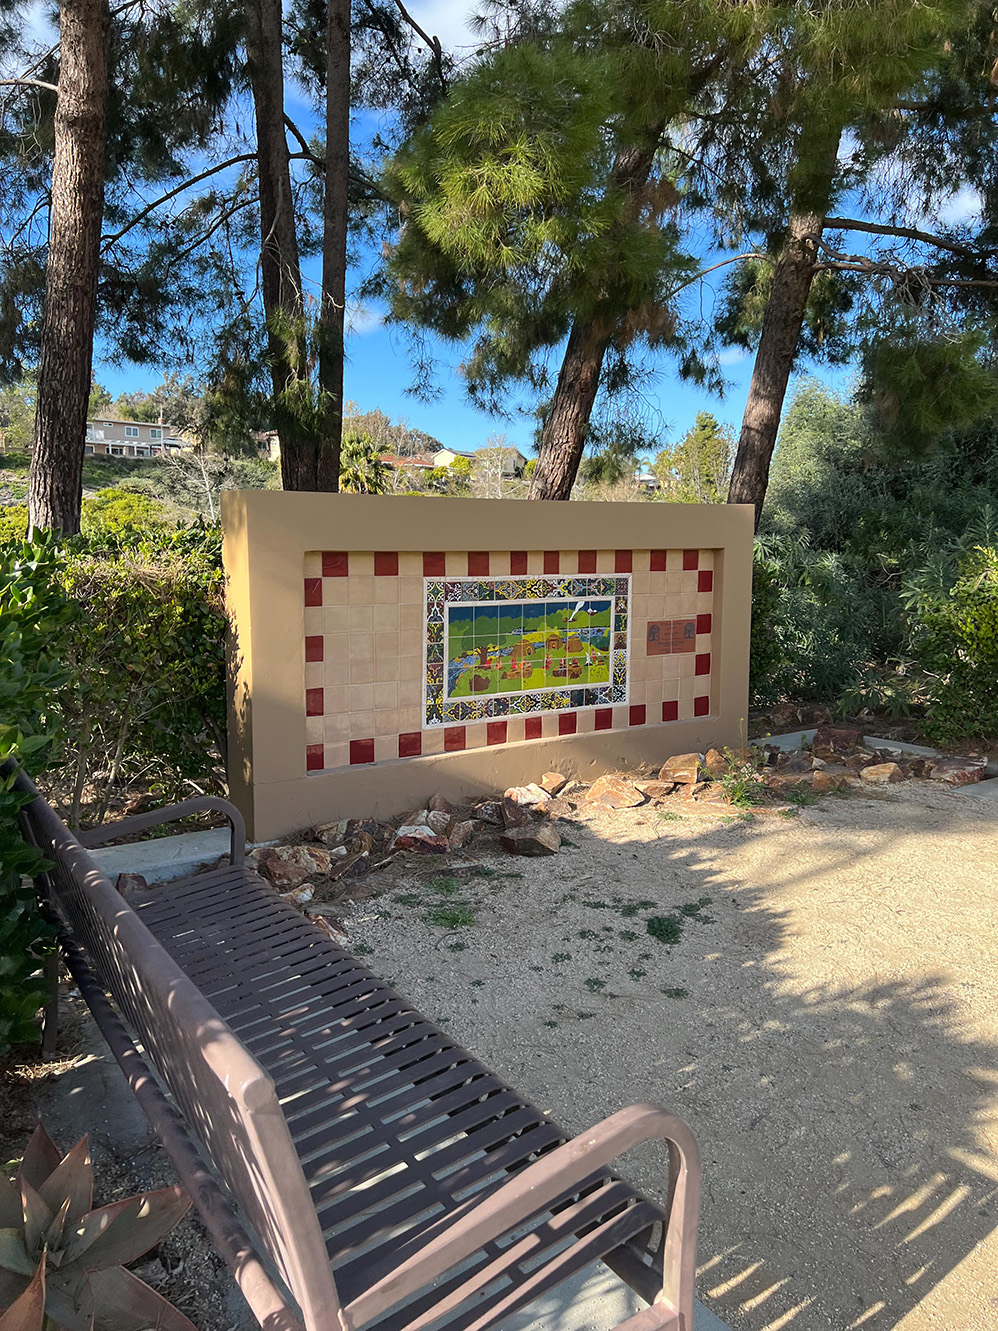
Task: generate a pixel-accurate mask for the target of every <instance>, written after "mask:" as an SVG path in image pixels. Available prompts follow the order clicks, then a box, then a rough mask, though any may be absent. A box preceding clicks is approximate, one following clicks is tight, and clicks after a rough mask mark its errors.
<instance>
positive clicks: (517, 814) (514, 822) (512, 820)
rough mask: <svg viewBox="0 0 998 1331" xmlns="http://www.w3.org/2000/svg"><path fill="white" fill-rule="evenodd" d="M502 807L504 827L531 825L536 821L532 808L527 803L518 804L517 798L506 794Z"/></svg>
mask: <svg viewBox="0 0 998 1331" xmlns="http://www.w3.org/2000/svg"><path fill="white" fill-rule="evenodd" d="M501 807H502V825H503V827H506V828H509V827H529V826H530V825H531V823H533V821H534V819H533V815H532V813H531V810H530V809H529V808H528V807H527V806H526V805H525V804H517V802H516V800H511V799H507V798H506V797H505V796H504V797H503V802H502V806H501Z"/></svg>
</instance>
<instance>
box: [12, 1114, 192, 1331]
mask: <svg viewBox="0 0 998 1331" xmlns="http://www.w3.org/2000/svg"><path fill="white" fill-rule="evenodd" d="M92 1205H93V1170H92V1168H91V1165H90V1152H89V1149H88V1147H87V1139H86V1137H84V1138H83V1139H82V1140H81V1141H79V1142H77V1144H76V1145H75V1146H74V1147H73V1149H72V1150H71V1151H70V1152H69V1154H68V1155H67V1156H65V1158H60V1155H59V1151H58V1150H57V1148H56V1146H55V1145H54V1143H53V1141H52V1139H51V1137H49V1135H48V1133H47V1132H46V1131H45V1129H44V1128H43V1127H42V1125H41V1124H40V1123H39V1125H38V1127H37V1128H36V1129H35V1131H34V1133H33V1134H32V1137H31V1140H30V1141H29V1142H28V1145H27V1147H26V1149H25V1152H24V1159H23V1160H22V1161H21V1164H20V1167H19V1169H18V1171H17V1174H16V1175H15V1177H14V1182H13V1183H12V1184H11V1183H8V1182H7V1180H6V1178H4V1177H3V1176H2V1175H0V1308H3V1309H6V1311H5V1312H4V1314H3V1317H2V1318H0V1331H40V1329H41V1327H42V1326H43V1324H44V1325H45V1326H46V1327H47V1328H49V1327H62V1328H64V1329H65V1331H92V1329H94V1328H95V1329H96V1331H149V1328H152V1327H155V1328H157V1331H195V1328H194V1326H193V1324H192V1323H191V1322H189V1321H188V1319H187V1318H186V1317H185V1316H184V1315H183V1313H181V1312H180V1311H179V1310H178V1309H177V1308H175V1307H174V1306H173V1304H172V1303H170V1302H169V1301H168V1300H167V1299H164V1298H163V1297H162V1295H160V1294H157V1293H156V1291H155V1290H154V1289H151V1288H150V1287H149V1286H148V1285H147V1284H145V1283H144V1282H143V1281H141V1280H140V1279H139V1278H138V1276H134V1275H132V1273H131V1272H130V1271H126V1270H125V1263H126V1262H134V1261H137V1260H138V1258H139V1257H141V1256H142V1254H143V1253H145V1252H148V1251H149V1249H150V1248H152V1247H154V1246H155V1245H156V1244H157V1243H159V1241H160V1240H161V1239H162V1238H163V1236H164V1235H165V1234H168V1233H169V1231H170V1230H171V1229H172V1228H173V1227H174V1225H175V1224H176V1223H177V1222H178V1221H179V1220H180V1219H181V1218H182V1216H183V1215H184V1214H185V1213H186V1211H187V1208H188V1207H189V1205H190V1201H189V1200H188V1197H187V1194H186V1193H185V1192H184V1190H183V1189H182V1188H160V1189H158V1190H157V1191H156V1192H143V1193H139V1194H138V1195H137V1196H135V1197H126V1198H124V1199H123V1200H122V1201H118V1202H112V1203H111V1204H110V1205H109V1206H101V1207H98V1208H97V1209H96V1210H91V1207H92Z"/></svg>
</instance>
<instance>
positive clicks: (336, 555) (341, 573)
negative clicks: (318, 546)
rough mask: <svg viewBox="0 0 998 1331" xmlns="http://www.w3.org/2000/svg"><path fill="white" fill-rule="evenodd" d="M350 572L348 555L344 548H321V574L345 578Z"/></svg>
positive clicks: (326, 576) (325, 576) (327, 576)
mask: <svg viewBox="0 0 998 1331" xmlns="http://www.w3.org/2000/svg"><path fill="white" fill-rule="evenodd" d="M349 572H350V556H349V555H348V554H347V552H346V551H345V550H323V552H322V576H323V577H324V578H345V577H346V576H347V574H348V573H349Z"/></svg>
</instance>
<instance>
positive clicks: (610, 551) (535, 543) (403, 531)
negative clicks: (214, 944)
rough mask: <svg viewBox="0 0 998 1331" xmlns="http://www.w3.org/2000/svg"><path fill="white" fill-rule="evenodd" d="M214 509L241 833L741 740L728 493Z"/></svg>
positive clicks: (743, 614) (747, 577)
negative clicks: (626, 499)
mask: <svg viewBox="0 0 998 1331" xmlns="http://www.w3.org/2000/svg"><path fill="white" fill-rule="evenodd" d="M222 520H223V526H224V532H225V540H224V559H225V568H226V573H227V578H228V603H229V609H230V615H231V620H232V624H233V634H232V641H231V644H230V660H231V672H230V673H231V679H232V696H231V712H230V726H229V739H230V774H229V775H230V787H231V792H232V798H233V799H234V800H235V801H236V803H237V804H239V806H240V808H241V809H242V810H243V812H244V814H245V816H246V818H247V822H248V823H249V826H250V829H251V832H252V835H253V836H255V837H257V838H267V837H271V836H277V835H280V834H282V833H284V832H288V831H293V830H295V829H299V828H304V827H307V826H309V825H310V824H313V823H316V822H324V821H328V820H331V819H333V818H338V817H349V816H358V815H388V814H392V813H397V812H402V811H404V810H405V809H406V808H407V807H409V806H410V805H415V804H418V803H419V802H420V801H421V800H423V799H425V798H426V797H427V796H428V795H429V794H431V793H432V792H433V791H435V790H439V791H441V792H443V793H444V794H447V795H450V796H452V797H456V796H462V795H466V794H470V793H473V792H475V791H478V790H483V791H484V790H487V791H491V790H494V789H495V788H496V787H502V786H504V785H508V784H510V783H511V782H521V781H525V780H529V779H531V778H532V777H534V776H536V775H537V774H539V773H540V772H541V771H543V770H544V769H545V768H546V767H551V766H557V768H558V769H559V770H561V771H566V770H569V771H572V772H575V773H578V774H579V775H582V776H585V777H587V778H591V777H593V776H595V775H597V774H598V773H599V772H602V771H608V770H613V769H614V768H617V767H622V766H630V765H634V764H636V763H647V762H661V761H663V760H664V759H665V758H666V757H667V756H669V754H672V753H678V752H683V751H686V750H689V749H693V748H698V749H702V748H704V747H705V746H707V745H709V744H724V743H730V744H734V743H737V741H738V737H739V733H740V728H741V726H742V725H743V723H744V719H745V717H746V713H747V701H748V642H749V625H750V595H751V572H752V557H751V547H752V511H751V509H750V508H749V507H745V506H727V505H717V506H711V505H708V506H698V505H674V504H650V503H642V504H578V503H572V504H558V503H527V502H524V501H516V500H466V499H420V498H395V497H372V496H366V495H320V494H285V493H278V492H273V491H256V490H254V491H233V492H228V493H226V494H224V495H223V504H222Z"/></svg>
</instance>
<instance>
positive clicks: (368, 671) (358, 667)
mask: <svg viewBox="0 0 998 1331" xmlns="http://www.w3.org/2000/svg"><path fill="white" fill-rule="evenodd" d="M374 675H375V663H374V662H373V661H371V660H366V659H364V658H363V657H357V656H354V657H351V659H350V673H349V676H348V683H349V685H350V687H351V688H355V687H357V686H359V685H362V684H368V685H370V686H371V687H372V688H373V687H374Z"/></svg>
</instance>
